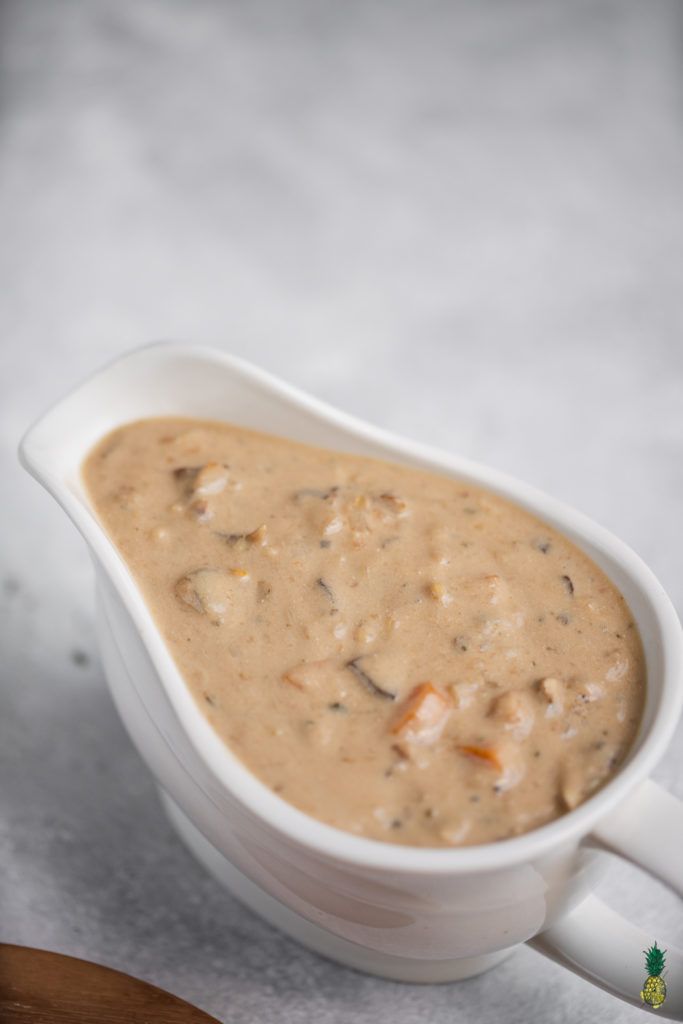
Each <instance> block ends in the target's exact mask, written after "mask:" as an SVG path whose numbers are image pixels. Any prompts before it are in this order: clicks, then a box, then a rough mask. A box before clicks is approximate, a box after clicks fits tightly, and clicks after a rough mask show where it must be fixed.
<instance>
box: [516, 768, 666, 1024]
mask: <svg viewBox="0 0 683 1024" xmlns="http://www.w3.org/2000/svg"><path fill="white" fill-rule="evenodd" d="M588 839H589V841H590V842H591V844H592V845H597V846H599V847H600V848H601V849H603V850H607V851H609V852H611V853H616V854H619V856H621V857H623V858H625V859H626V860H628V861H631V863H633V864H635V865H637V866H638V867H641V868H643V869H644V870H645V871H647V872H648V873H649V874H651V875H653V876H654V877H655V878H658V879H660V881H662V882H665V883H666V884H667V885H668V886H670V887H671V889H672V890H673V891H674V893H676V894H677V895H678V896H681V897H683V802H681V801H680V800H678V799H677V798H676V797H675V796H672V794H671V793H668V792H667V791H666V790H665V789H663V788H662V787H661V786H659V785H657V783H656V782H652V781H651V780H647V781H646V782H643V783H641V785H640V786H639V787H638V789H636V790H635V791H634V792H633V793H632V794H631V796H630V797H628V798H627V799H626V800H625V801H623V803H622V804H621V805H620V806H619V807H618V808H617V809H616V810H615V811H613V812H612V814H610V815H608V816H607V817H606V818H605V819H604V820H603V821H601V822H600V824H599V825H598V826H597V827H596V828H595V829H594V830H593V833H592V835H591V836H589V837H588ZM654 941H655V936H653V935H652V934H648V933H647V932H646V931H644V930H643V929H642V928H639V927H637V926H636V925H633V924H631V922H630V921H627V920H626V918H624V917H622V916H621V914H617V913H616V912H615V911H614V910H611V909H610V908H609V907H608V906H607V905H606V904H605V903H603V902H602V900H599V899H598V898H597V897H596V896H589V897H588V899H586V900H584V901H583V902H582V903H581V904H580V905H579V906H578V907H577V908H576V909H575V910H574V911H573V912H572V913H571V914H569V915H567V917H564V918H563V919H562V920H561V921H559V922H558V923H557V924H555V925H553V926H552V927H551V928H549V929H548V930H547V931H545V932H542V933H541V934H540V935H537V936H536V938H534V939H531V940H530V942H529V945H530V946H532V947H533V948H534V949H536V950H537V951H538V952H539V953H543V954H544V955H545V956H547V957H550V959H551V960H555V961H556V962H557V963H559V964H562V966H563V967H568V968H569V970H571V971H574V972H575V973H576V974H579V975H580V976H581V977H583V978H585V979H586V980H587V981H591V982H593V984H594V985H598V986H599V987H600V988H603V989H605V990H606V991H607V992H610V993H612V994H613V995H615V996H618V997H619V998H620V999H623V1000H625V1001H626V1002H627V1003H631V1005H632V1006H639V1007H641V1008H642V1009H646V1010H648V1011H649V1010H650V1009H651V1008H652V1009H657V1007H654V1006H653V1007H651V1006H650V1005H648V1003H647V1002H646V1000H645V998H644V996H645V994H646V993H645V991H644V985H645V981H646V978H647V976H648V971H647V969H646V967H645V957H644V953H645V951H646V950H647V949H649V947H651V946H652V945H653V943H654ZM657 945H658V946H659V947H660V948H663V949H664V950H665V952H666V966H665V968H664V970H663V972H662V977H663V979H664V982H665V983H666V982H667V979H669V982H670V985H669V988H668V989H667V990H665V991H666V995H665V998H664V1000H663V1002H662V1003H661V1004H660V1005H661V1010H659V1011H658V1015H659V1017H663V1018H666V1019H667V1020H678V1021H683V952H682V951H681V950H678V949H675V948H673V947H672V946H668V947H667V946H666V944H665V943H662V942H661V940H660V939H659V937H658V938H657ZM653 987H655V988H656V987H657V986H653ZM660 996H661V993H660ZM655 1001H656V1000H655Z"/></svg>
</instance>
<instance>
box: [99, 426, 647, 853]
mask: <svg viewBox="0 0 683 1024" xmlns="http://www.w3.org/2000/svg"><path fill="white" fill-rule="evenodd" d="M83 472H84V478H85V482H86V485H87V489H88V491H89V494H90V496H91V499H92V502H93V504H94V507H95V509H96V511H97V514H98V516H99V518H100V520H101V521H102V523H103V524H104V526H105V528H106V529H107V531H108V532H109V534H110V536H111V537H112V539H113V541H114V543H115V544H116V546H117V547H118V549H119V550H120V552H121V554H122V556H123V558H124V559H125V560H126V562H127V564H128V566H129V568H130V571H131V573H132V574H133V576H134V577H135V579H136V581H137V584H138V585H139V587H140V588H141V590H142V593H143V594H144V596H145V599H146V601H147V604H148V606H149V608H150V609H151V611H152V614H153V616H154V618H155V620H156V623H157V625H158V627H159V629H160V631H161V633H162V635H163V637H164V639H165V641H166V643H167V645H168V647H169V648H170V650H171V652H172V654H173V657H174V658H175V660H176V662H177V664H178V667H179V669H180V671H181V673H182V674H183V676H184V678H185V680H186V682H187V685H188V686H189V688H190V689H191V691H192V693H193V695H194V697H195V699H196V700H197V702H198V704H199V706H200V707H201V709H202V711H203V713H204V714H205V715H206V716H207V718H208V719H209V721H210V722H211V724H212V725H213V727H214V728H215V730H216V731H217V732H218V733H219V735H220V736H221V737H222V738H223V739H224V741H225V742H226V743H227V744H228V745H229V746H230V748H231V749H232V750H233V751H234V752H235V753H236V754H237V755H238V756H239V757H240V758H241V759H242V760H243V761H244V763H245V764H246V765H247V766H248V767H249V768H250V769H251V771H252V772H254V773H255V774H256V775H257V776H258V777H259V778H260V779H261V780H262V781H263V782H264V783H265V784H266V785H268V786H269V787H271V789H273V790H274V791H275V792H276V793H279V794H280V795H281V796H282V797H283V798H284V799H285V800H288V801H290V802H291V803H292V804H294V805H296V806H297V807H299V808H301V809H302V810H303V811H306V812H307V813H309V814H311V815H312V816H313V817H315V818H318V819H320V820H321V821H324V822H328V823H329V824H331V825H336V826H337V827H339V828H342V829H346V830H348V831H350V832H354V833H357V834H359V835H363V836H369V837H373V838H375V839H382V840H386V841H389V842H394V843H409V844H415V845H420V846H457V845H463V844H471V843H483V842H488V841H491V840H496V839H501V838H504V837H506V836H511V835H515V834H518V833H521V832H526V831H528V830H529V829H532V828H535V827H537V826H539V825H541V824H543V823H545V822H548V821H550V820H551V819H553V818H556V817H558V816H559V815H560V814H562V813H564V812H565V811H567V810H568V809H571V808H573V807H575V806H577V805H578V804H580V803H581V802H582V801H583V800H585V799H586V798H587V797H588V796H590V794H591V793H593V792H594V791H595V790H596V789H597V788H598V787H599V786H601V785H602V784H603V783H604V782H605V781H606V780H607V779H609V777H610V776H611V775H613V774H614V772H615V771H616V770H617V769H618V767H619V765H620V764H621V762H622V760H623V758H624V756H625V754H626V752H627V750H628V748H629V745H630V744H631V742H632V740H633V738H634V735H635V732H636V729H637V726H638V722H639V719H640V715H641V709H642V705H643V698H644V687H645V673H644V663H643V656H642V650H641V645H640V640H639V636H638V632H637V629H636V627H635V625H634V622H633V619H632V616H631V613H630V611H629V609H628V607H627V605H626V603H625V601H624V599H623V597H622V596H621V595H620V594H619V592H618V591H617V590H616V589H615V587H614V586H613V585H612V584H611V583H610V581H609V580H608V579H607V577H606V576H605V575H604V574H603V573H602V572H601V571H600V570H599V569H598V568H597V566H596V565H594V563H593V562H592V561H591V560H590V559H589V558H587V557H586V556H585V555H584V554H582V553H581V552H580V551H579V550H578V549H577V548H576V547H575V546H574V545H573V544H572V543H571V542H570V541H569V540H567V539H566V538H565V537H563V536H562V535H561V534H559V533H557V532H556V531H554V530H552V529H550V528H549V527H548V526H546V525H544V524H543V523H542V522H540V521H539V520H538V519H536V518H534V517H533V516H532V515H530V514H529V513H527V512H525V511H523V510H522V509H521V508H518V507H517V506H515V505H513V504H511V503H509V502H507V501H505V500H503V499H501V498H499V497H497V496H495V495H493V494H491V493H489V492H488V491H484V490H481V489H479V488H477V487H473V486H471V485H469V484H465V483H463V482H461V481H458V480H453V479H449V478H447V477H444V476H440V475H436V474H433V473H427V472H423V471H418V470H414V469H407V468H405V467H401V466H397V465H393V464H391V463H387V462H380V461H377V460H373V459H367V458H361V457H358V456H351V455H342V454H339V453H337V452H331V451H326V450H322V449H318V448H313V447H308V446H305V445H301V444H297V443H294V442H292V441H287V440H284V439H280V438H275V437H270V436H267V435H263V434H257V433H253V432H250V431H247V430H243V429H241V428H237V427H233V426H230V425H228V424H225V423H214V422H204V421H193V420H182V419H155V420H146V421H142V422H138V423H132V424H129V425H127V426H125V427H122V428H121V429H119V430H117V431H115V432H114V433H113V434H110V435H109V436H108V437H106V438H105V439H104V440H103V441H101V442H100V443H99V444H98V445H97V447H96V448H95V449H94V451H93V452H92V453H91V454H90V456H89V457H88V459H87V461H86V463H85V466H84V471H83Z"/></svg>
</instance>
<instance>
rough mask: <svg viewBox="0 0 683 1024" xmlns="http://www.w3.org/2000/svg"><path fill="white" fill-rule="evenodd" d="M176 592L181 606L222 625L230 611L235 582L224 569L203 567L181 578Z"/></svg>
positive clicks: (215, 623)
mask: <svg viewBox="0 0 683 1024" xmlns="http://www.w3.org/2000/svg"><path fill="white" fill-rule="evenodd" d="M174 592H175V596H176V598H177V599H178V601H180V602H181V604H184V605H187V607H188V608H191V609H192V610H193V611H195V612H198V613H199V614H200V615H206V617H207V618H208V620H209V621H210V622H213V623H214V625H220V624H221V623H222V622H223V620H224V618H225V616H226V614H227V613H228V611H229V609H230V605H231V603H232V599H233V594H234V592H235V581H234V578H233V577H231V575H230V574H229V573H227V572H226V571H225V570H224V569H211V568H208V567H206V566H202V567H201V568H199V569H194V570H193V571H192V572H189V573H187V575H185V576H181V577H180V579H179V580H178V581H177V582H176V585H175V588H174Z"/></svg>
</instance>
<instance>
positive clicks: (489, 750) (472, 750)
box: [460, 745, 503, 772]
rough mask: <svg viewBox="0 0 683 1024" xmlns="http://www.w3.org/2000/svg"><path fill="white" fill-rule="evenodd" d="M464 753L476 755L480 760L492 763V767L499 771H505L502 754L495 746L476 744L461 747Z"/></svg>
mask: <svg viewBox="0 0 683 1024" xmlns="http://www.w3.org/2000/svg"><path fill="white" fill-rule="evenodd" d="M460 750H461V751H462V752H463V754H467V756H468V757H476V758H477V759H478V760H479V761H485V762H486V763H487V764H490V765H491V767H492V768H495V769H496V770H497V771H499V772H502V771H503V763H502V761H501V759H500V755H499V753H498V751H497V750H496V748H495V747H478V746H476V745H471V746H464V747H460Z"/></svg>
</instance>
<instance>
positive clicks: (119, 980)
mask: <svg viewBox="0 0 683 1024" xmlns="http://www.w3.org/2000/svg"><path fill="white" fill-rule="evenodd" d="M0 1024H218V1021H217V1020H216V1018H215V1017H210V1016H209V1015H208V1014H207V1013H203V1012H202V1010H198V1009H197V1008H196V1007H195V1006H191V1005H190V1003H186V1002H185V1001H184V1000H182V999H179V998H178V997H177V996H172V995H171V994H170V993H169V992H164V991H163V990H162V989H160V988H156V986H154V985H149V984H148V983H147V982H146V981H140V980H139V979H138V978H131V977H130V975H128V974H122V973H121V972H120V971H113V970H111V969H110V968H109V967H102V966H100V964H92V963H89V962H88V961H87V960H77V959H75V958H74V957H71V956H62V955H61V954H60V953H50V952H48V951H47V950H44V949H29V948H27V947H26V946H11V945H6V944H2V943H0Z"/></svg>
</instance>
